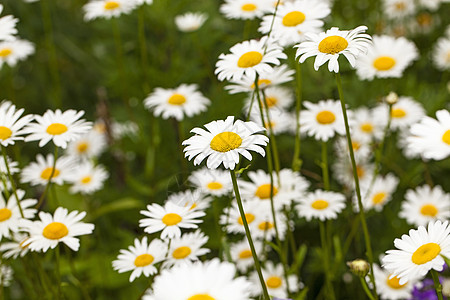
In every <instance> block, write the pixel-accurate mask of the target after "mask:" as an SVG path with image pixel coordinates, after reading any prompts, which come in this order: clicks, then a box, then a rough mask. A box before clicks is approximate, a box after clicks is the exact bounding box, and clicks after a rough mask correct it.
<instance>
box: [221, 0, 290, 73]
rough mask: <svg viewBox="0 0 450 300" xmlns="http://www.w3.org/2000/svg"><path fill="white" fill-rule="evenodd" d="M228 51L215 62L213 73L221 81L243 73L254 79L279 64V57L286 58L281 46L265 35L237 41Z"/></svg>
mask: <svg viewBox="0 0 450 300" xmlns="http://www.w3.org/2000/svg"><path fill="white" fill-rule="evenodd" d="M258 2H259V0H258ZM230 52H231V54H223V53H222V54H220V56H219V60H218V61H217V63H216V70H215V72H214V73H215V74H216V75H217V78H218V79H219V80H221V81H223V80H229V79H232V80H234V81H237V80H240V79H241V78H242V77H243V76H244V75H247V76H249V77H250V78H253V81H254V80H255V78H256V74H260V73H268V72H271V71H272V70H273V68H272V65H279V64H280V59H286V58H287V56H286V54H284V53H283V51H282V48H281V47H280V46H278V45H276V44H274V43H272V42H270V41H268V39H267V37H262V38H261V39H260V40H249V41H244V42H242V43H238V44H236V45H234V46H233V47H231V48H230Z"/></svg>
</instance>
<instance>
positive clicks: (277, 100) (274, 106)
mask: <svg viewBox="0 0 450 300" xmlns="http://www.w3.org/2000/svg"><path fill="white" fill-rule="evenodd" d="M261 94H262V93H261ZM264 96H265V99H266V103H265V105H264V104H263V102H264V97H263V95H261V96H260V98H261V103H262V104H263V105H264V106H266V107H268V108H269V110H275V111H278V110H280V109H288V108H289V107H290V106H291V105H292V103H294V94H293V92H292V90H291V89H289V88H285V87H276V86H273V87H268V88H266V89H265V90H264ZM256 98H257V97H256V95H255V96H254V99H253V106H252V111H256V112H258V113H259V104H258V102H257V99H256ZM251 103H252V97H251V96H250V97H248V98H247V99H246V101H245V105H244V111H245V112H247V111H248V108H249V107H250V104H251Z"/></svg>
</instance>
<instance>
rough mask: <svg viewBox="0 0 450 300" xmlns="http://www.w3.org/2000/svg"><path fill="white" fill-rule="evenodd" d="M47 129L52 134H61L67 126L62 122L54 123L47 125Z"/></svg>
mask: <svg viewBox="0 0 450 300" xmlns="http://www.w3.org/2000/svg"><path fill="white" fill-rule="evenodd" d="M46 131H47V133H48V134H51V135H59V134H63V133H64V132H66V131H67V126H66V125H64V124H61V123H53V124H50V125H49V126H48V127H47V130H46Z"/></svg>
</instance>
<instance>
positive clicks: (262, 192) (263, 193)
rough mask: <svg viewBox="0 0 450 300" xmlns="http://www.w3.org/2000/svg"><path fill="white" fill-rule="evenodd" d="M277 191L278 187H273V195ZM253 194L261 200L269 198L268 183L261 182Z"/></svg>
mask: <svg viewBox="0 0 450 300" xmlns="http://www.w3.org/2000/svg"><path fill="white" fill-rule="evenodd" d="M277 193H278V189H277V188H276V187H273V195H274V196H275V195H276V194H277ZM255 196H256V197H258V198H259V199H261V200H265V199H269V198H270V183H266V184H261V185H260V186H259V187H258V189H257V190H256V192H255Z"/></svg>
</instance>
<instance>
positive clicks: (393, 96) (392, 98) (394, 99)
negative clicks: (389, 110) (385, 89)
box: [385, 92, 398, 105]
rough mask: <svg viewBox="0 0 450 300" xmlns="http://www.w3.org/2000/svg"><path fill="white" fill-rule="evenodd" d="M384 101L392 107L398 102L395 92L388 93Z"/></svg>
mask: <svg viewBox="0 0 450 300" xmlns="http://www.w3.org/2000/svg"><path fill="white" fill-rule="evenodd" d="M385 101H386V102H387V103H388V104H390V105H394V104H395V103H397V101H398V95H397V94H396V93H395V92H390V93H389V94H388V95H387V96H386V98H385Z"/></svg>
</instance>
